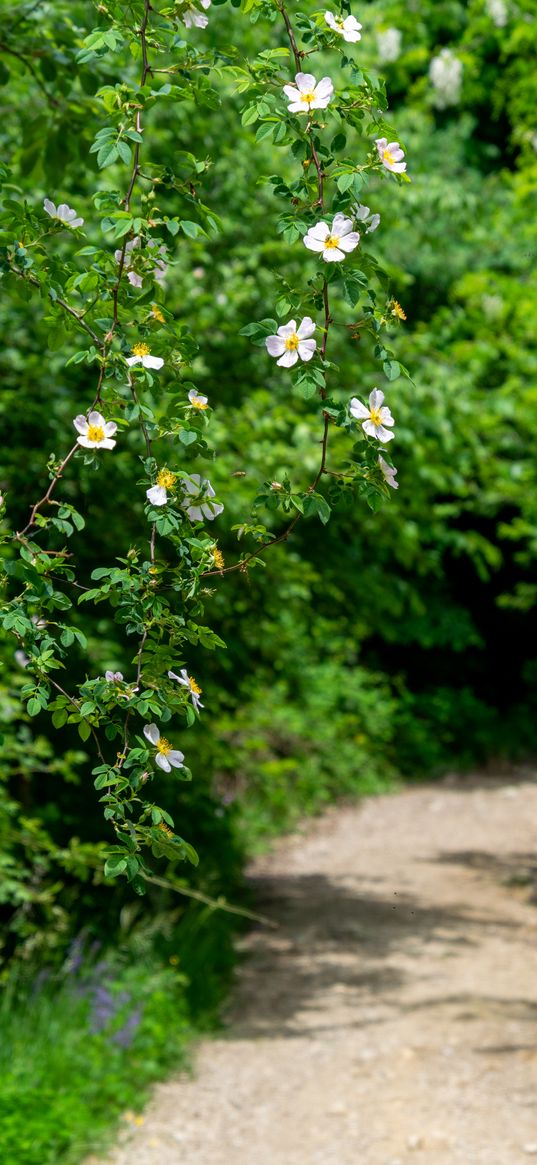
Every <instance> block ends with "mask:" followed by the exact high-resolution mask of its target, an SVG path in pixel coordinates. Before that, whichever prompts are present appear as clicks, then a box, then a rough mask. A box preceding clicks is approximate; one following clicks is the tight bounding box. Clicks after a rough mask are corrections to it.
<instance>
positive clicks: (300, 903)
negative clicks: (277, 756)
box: [109, 773, 537, 1165]
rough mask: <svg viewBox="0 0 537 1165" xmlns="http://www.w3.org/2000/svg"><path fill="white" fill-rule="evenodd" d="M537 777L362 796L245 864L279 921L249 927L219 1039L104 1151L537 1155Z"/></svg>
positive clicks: (281, 1162)
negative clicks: (534, 879) (536, 881)
mask: <svg viewBox="0 0 537 1165" xmlns="http://www.w3.org/2000/svg"><path fill="white" fill-rule="evenodd" d="M532 776H533V774H528V773H526V774H525V777H524V779H522V780H521V781H520V782H518V783H515V784H513V783H510V784H507V783H506V781H503V782H502V781H491V780H486V779H483V780H482V781H479V780H476V781H475V782H473V783H469V784H468V785H466V786H465V787H463V786H462V785H461V784H458V785H457V784H455V785H454V786H450V785H449V783H447V784H446V783H443V784H440V785H435V786H434V787H431V786H428V787H426V788H423V787H422V788H418V789H413V790H410V791H405V792H402V793H400V794H397V795H395V796H391V797H388V796H386V797H378V798H374V799H370V800H368V801H365V802H363V803H362V804H361V805H359V806H358V807H356V808H344V809H339V810H336V811H334V812H330V813H328V814H327V815H326V816H325V817H324V818H322V819H321V820H319V821H317V822H314V823H313V824H311V825H309V826H307V827H306V829H305V831H304V833H302V834H300V835H294V836H293V837H292V838H286V839H283V840H282V841H281V842H279V843H278V845H277V846H276V847H275V849H274V850H273V852H272V854H271V855H270V856H269V857H266V858H264V859H263V860H262V861H260V862H258V863H257V864H256V866H255V868H254V870H253V871H252V878H253V879H254V881H255V883H256V887H257V892H258V903H259V908H260V909H261V910H263V911H264V912H265V913H268V914H270V915H272V917H274V918H276V919H277V921H278V922H279V924H280V925H279V929H278V930H276V931H268V930H261V929H259V930H257V931H256V932H254V933H253V934H252V935H251V936H250V937H249V939H248V943H247V947H248V952H249V954H248V957H247V959H246V960H245V963H244V966H243V968H242V970H241V973H240V976H239V984H238V988H237V991H236V995H235V999H234V1004H233V1009H232V1012H231V1014H230V1017H229V1025H228V1027H227V1029H226V1031H225V1033H224V1035H223V1036H220V1037H218V1038H216V1039H213V1040H204V1041H203V1042H202V1043H201V1044H200V1046H199V1048H198V1050H197V1054H196V1074H195V1077H194V1079H188V1078H180V1079H175V1080H172V1081H169V1082H168V1083H167V1084H164V1085H162V1086H160V1087H158V1088H157V1089H156V1091H155V1095H154V1099H153V1101H152V1103H151V1105H150V1106H149V1108H148V1110H147V1112H146V1114H145V1121H144V1124H143V1126H142V1127H140V1128H136V1129H135V1130H134V1131H133V1132H132V1133H129V1134H128V1135H127V1139H126V1141H125V1143H124V1144H123V1146H122V1147H120V1148H119V1149H117V1150H116V1151H115V1153H114V1154H112V1156H111V1158H110V1159H109V1162H110V1165H112V1163H113V1165H317V1163H319V1165H321V1163H322V1165H420V1162H422V1163H423V1165H459V1163H460V1165H481V1163H483V1165H524V1162H526V1161H530V1160H531V1158H532V1157H534V1158H535V1161H536V1162H537V1096H536V1088H537V1023H536V1021H537V909H536V906H535V904H533V903H532V895H533V894H534V889H533V887H532V886H531V885H530V877H531V875H532V873H534V872H535V865H536V861H535V858H536V849H537V785H536V784H534V783H533V782H532V780H531V779H530V777H532ZM506 780H507V779H506ZM510 780H511V781H512V777H511V778H510Z"/></svg>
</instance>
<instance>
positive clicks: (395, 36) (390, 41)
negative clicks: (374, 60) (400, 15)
mask: <svg viewBox="0 0 537 1165" xmlns="http://www.w3.org/2000/svg"><path fill="white" fill-rule="evenodd" d="M402 40H403V34H402V32H401V29H400V28H385V29H384V31H383V32H377V49H378V54H379V57H380V60H381V61H383V62H384V63H386V64H389V62H390V61H396V60H397V58H398V57H399V56H400V55H401V42H402Z"/></svg>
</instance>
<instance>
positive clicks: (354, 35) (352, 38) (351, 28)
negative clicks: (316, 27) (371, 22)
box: [324, 12, 362, 44]
mask: <svg viewBox="0 0 537 1165" xmlns="http://www.w3.org/2000/svg"><path fill="white" fill-rule="evenodd" d="M324 18H325V20H326V23H327V25H328V27H329V28H331V29H332V32H337V33H338V35H339V36H342V37H343V40H346V41H349V43H350V44H353V43H355V42H356V41H358V40H361V39H362V37H361V35H360V29H361V27H362V25H361V24H359V23H358V21H357V20H355V18H354V16H346V17H345V19H343V17H342V16H334V13H333V12H325V14H324Z"/></svg>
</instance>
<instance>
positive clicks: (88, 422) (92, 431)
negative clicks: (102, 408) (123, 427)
mask: <svg viewBox="0 0 537 1165" xmlns="http://www.w3.org/2000/svg"><path fill="white" fill-rule="evenodd" d="M73 425H74V426H75V429H76V430H77V432H78V433H79V436H78V437H77V442H78V444H79V445H82V446H83V448H84V449H113V448H114V445H115V444H116V442H115V441H112V440H111V438H112V436H113V434H114V433H115V432H116V430H117V425H116V423H115V421H105V419H104V417H103V416H102V414H101V413H97V412H94V411H92V412H91V413H89V415H88V417H87V418H86V417H85V416H84V414H83V413H79V414H78V417H75V419H74V421H73Z"/></svg>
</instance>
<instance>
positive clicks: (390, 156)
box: [382, 150, 395, 166]
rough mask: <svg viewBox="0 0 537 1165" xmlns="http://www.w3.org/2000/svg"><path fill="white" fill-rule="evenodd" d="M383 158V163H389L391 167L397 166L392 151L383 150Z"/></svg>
mask: <svg viewBox="0 0 537 1165" xmlns="http://www.w3.org/2000/svg"><path fill="white" fill-rule="evenodd" d="M382 158H383V161H385V162H388V164H389V165H390V166H394V165H395V158H394V156H393V154H392V153H391V151H390V150H383V151H382Z"/></svg>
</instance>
